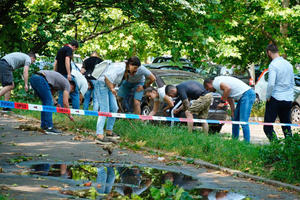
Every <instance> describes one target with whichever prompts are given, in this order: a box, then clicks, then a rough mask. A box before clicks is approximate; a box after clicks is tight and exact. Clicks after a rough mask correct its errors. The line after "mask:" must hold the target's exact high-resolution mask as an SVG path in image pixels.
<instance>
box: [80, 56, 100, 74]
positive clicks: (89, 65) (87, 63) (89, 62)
mask: <svg viewBox="0 0 300 200" xmlns="http://www.w3.org/2000/svg"><path fill="white" fill-rule="evenodd" d="M102 61H103V60H102V59H101V58H98V57H94V56H92V57H89V58H87V59H85V60H84V61H83V64H82V68H84V69H85V70H86V72H85V73H84V75H85V77H86V78H87V79H94V78H93V77H92V76H91V74H92V73H93V71H94V69H95V65H97V64H98V63H101V62H102Z"/></svg>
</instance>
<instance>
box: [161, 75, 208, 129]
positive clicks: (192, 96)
mask: <svg viewBox="0 0 300 200" xmlns="http://www.w3.org/2000/svg"><path fill="white" fill-rule="evenodd" d="M166 95H168V96H170V97H172V98H174V97H178V98H179V99H180V100H181V101H182V105H181V106H180V107H179V108H178V109H175V110H174V114H177V113H179V112H180V111H184V112H185V116H186V118H188V119H193V113H194V114H197V115H198V117H200V118H201V119H202V118H207V116H208V110H209V107H210V104H211V102H212V95H211V94H210V93H209V92H208V91H207V90H205V88H204V86H203V85H202V84H200V83H199V82H197V81H185V82H183V83H180V84H179V85H177V86H174V85H167V86H166ZM191 100H195V101H193V104H192V105H191V106H190V101H191ZM202 127H203V131H205V132H208V124H207V123H202ZM188 129H189V131H190V132H191V131H192V130H193V122H192V121H191V122H188Z"/></svg>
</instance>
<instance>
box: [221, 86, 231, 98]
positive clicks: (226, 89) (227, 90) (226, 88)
mask: <svg viewBox="0 0 300 200" xmlns="http://www.w3.org/2000/svg"><path fill="white" fill-rule="evenodd" d="M220 89H221V90H223V100H224V101H226V100H227V99H228V97H229V95H230V92H231V88H230V86H229V85H227V84H225V83H221V84H220Z"/></svg>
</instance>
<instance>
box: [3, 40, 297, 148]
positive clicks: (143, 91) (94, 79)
mask: <svg viewBox="0 0 300 200" xmlns="http://www.w3.org/2000/svg"><path fill="white" fill-rule="evenodd" d="M77 48H78V43H77V42H76V41H72V42H70V43H69V44H66V45H65V46H64V47H62V48H61V49H59V51H58V52H57V55H56V58H55V62H54V69H53V70H40V71H38V72H37V73H35V74H33V75H32V76H31V77H30V79H29V82H30V85H31V86H32V88H33V89H34V91H35V93H36V94H37V95H38V97H39V98H40V99H41V101H42V104H43V105H55V106H63V107H65V108H69V97H71V99H72V106H73V108H75V109H79V96H82V97H84V102H83V109H84V110H88V108H89V104H90V99H91V96H93V110H95V111H101V112H117V111H118V109H119V108H120V109H121V108H122V103H121V102H122V101H123V100H124V99H126V98H127V97H128V95H130V94H131V95H133V102H132V103H133V112H134V113H135V114H140V112H141V109H140V107H141V106H140V102H141V99H142V97H143V95H145V96H147V97H148V98H150V99H152V100H153V102H154V104H153V105H154V106H153V110H152V111H151V112H150V115H155V114H156V113H157V111H158V107H159V104H160V103H161V102H165V103H166V104H167V106H166V107H165V109H168V108H172V107H173V106H174V104H173V99H174V98H175V97H178V98H179V99H180V100H181V101H182V106H180V107H179V108H177V109H175V110H174V114H176V113H179V112H184V113H185V116H186V117H187V118H189V119H193V114H197V116H198V118H201V119H206V118H207V116H208V111H209V107H210V105H211V103H212V100H213V97H212V94H211V92H218V93H220V94H221V95H222V99H223V100H224V103H225V101H227V102H228V103H229V105H230V108H231V116H232V120H234V121H243V122H248V120H249V117H250V113H251V109H252V105H253V103H254V101H255V92H254V90H253V89H252V88H251V87H249V86H248V85H247V84H245V83H244V82H242V81H241V80H239V79H237V78H234V77H230V76H218V77H215V78H213V79H206V80H205V81H204V84H203V85H202V84H201V83H199V82H197V81H194V80H190V81H186V82H183V83H181V84H179V85H176V86H175V85H167V86H165V87H163V88H158V89H155V88H153V87H150V86H151V84H152V83H153V82H154V81H155V80H156V78H155V76H154V75H153V74H152V73H151V72H150V71H149V70H148V69H147V68H145V67H144V66H141V62H140V60H139V58H138V57H136V56H133V57H130V58H129V59H128V60H127V61H125V62H116V63H112V62H107V61H103V60H102V59H100V58H99V56H98V55H97V53H96V52H94V53H93V54H92V55H91V57H89V58H87V59H85V61H84V62H83V66H82V68H81V70H80V72H78V71H77V72H75V71H76V70H72V67H71V59H72V55H73V52H74V51H75V50H76V49H77ZM267 54H268V56H269V57H270V58H271V59H272V62H271V64H270V66H269V74H270V75H269V84H268V90H267V99H268V100H267V104H266V114H265V122H274V121H275V119H276V117H277V115H278V116H279V118H280V120H281V122H282V123H290V117H289V116H287V115H289V113H290V110H291V102H292V99H293V84H294V83H293V81H294V77H293V67H292V65H291V64H290V63H289V62H288V61H286V60H285V59H283V58H282V57H280V56H279V53H278V49H277V47H276V46H275V45H274V44H271V45H268V47H267ZM35 59H36V58H35V55H34V54H32V53H30V54H28V55H27V54H24V53H19V52H15V53H11V54H8V55H6V56H4V57H3V58H2V59H1V60H0V82H1V83H2V86H3V88H2V89H1V91H0V97H1V96H3V95H4V97H5V100H9V95H10V91H11V90H12V89H13V88H14V83H13V75H12V72H13V70H15V69H17V68H20V67H24V73H23V74H24V82H25V86H24V88H25V90H26V91H27V90H28V78H29V77H28V69H29V66H30V64H32V63H33V62H34V61H35ZM105 62H106V63H105ZM103 63H104V64H105V67H104V68H103V67H102V69H101V70H100V71H99V69H100V68H97V67H98V66H100V65H101V64H102V65H103ZM95 71H98V72H97V73H95ZM83 83H84V84H83ZM116 86H119V90H118V91H116V89H115V88H116ZM55 91H59V97H58V102H57V101H56V99H55V96H54V92H55ZM132 91H134V92H133V94H132ZM191 100H194V101H193V103H192V104H190V101H191ZM235 102H237V105H236V106H235ZM224 103H220V104H219V105H218V107H219V108H222V107H223V106H225V104H224ZM69 118H70V119H71V120H73V118H72V116H71V115H70V114H69ZM105 122H106V117H105V116H99V117H98V120H97V127H96V135H97V142H99V143H101V144H106V143H109V142H110V140H109V138H110V137H118V136H117V135H116V134H115V133H113V126H114V123H115V118H114V117H109V118H108V119H107V122H106V127H105V129H104V126H105ZM187 124H188V129H189V131H192V129H193V121H192V120H188V122H187ZM241 126H242V129H243V133H244V140H245V141H246V142H250V129H249V125H248V124H245V125H241ZM202 127H203V130H204V131H205V132H207V131H208V124H207V123H203V124H202ZM41 128H42V129H44V130H45V132H46V133H49V134H59V133H60V131H59V130H57V129H55V128H54V127H53V122H52V113H51V112H41ZM264 131H265V133H266V135H267V137H268V138H269V139H270V140H274V139H276V134H275V132H274V130H273V127H272V126H265V127H264ZM283 131H284V134H285V136H288V135H291V134H292V133H291V129H290V127H289V126H283ZM232 136H233V138H236V139H237V138H238V137H239V125H238V124H233V125H232Z"/></svg>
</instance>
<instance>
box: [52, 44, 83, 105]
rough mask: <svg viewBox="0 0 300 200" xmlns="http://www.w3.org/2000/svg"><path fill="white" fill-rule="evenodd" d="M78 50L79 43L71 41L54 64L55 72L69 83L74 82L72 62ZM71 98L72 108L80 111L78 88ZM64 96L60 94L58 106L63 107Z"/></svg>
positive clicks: (58, 53)
mask: <svg viewBox="0 0 300 200" xmlns="http://www.w3.org/2000/svg"><path fill="white" fill-rule="evenodd" d="M77 49H78V42H77V41H76V40H73V41H71V42H70V43H69V44H66V45H64V46H63V47H62V48H60V49H59V50H58V52H57V55H56V58H55V62H54V71H57V72H59V73H60V74H61V75H63V76H64V77H66V78H67V79H68V80H69V81H71V80H73V81H74V77H72V75H71V72H72V67H71V60H72V57H73V52H74V51H76V50H77ZM70 97H71V100H72V107H73V108H75V109H79V91H78V88H77V87H75V89H74V91H73V92H72V93H70ZM62 99H63V94H62V92H59V96H58V104H59V105H61V106H63V100H62Z"/></svg>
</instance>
